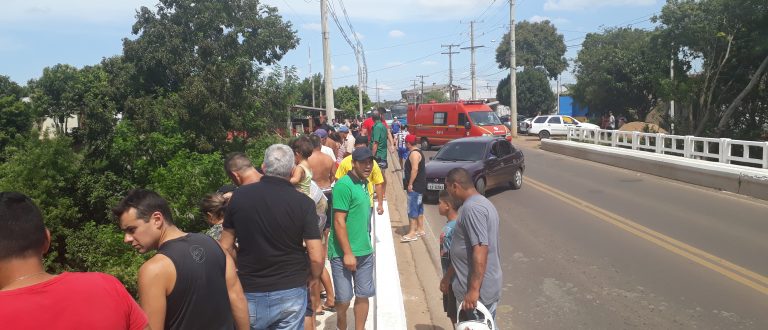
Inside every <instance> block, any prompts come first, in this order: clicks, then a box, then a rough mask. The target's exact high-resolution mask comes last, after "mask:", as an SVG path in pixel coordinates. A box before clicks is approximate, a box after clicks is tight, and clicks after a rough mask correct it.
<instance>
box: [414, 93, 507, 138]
mask: <svg viewBox="0 0 768 330" xmlns="http://www.w3.org/2000/svg"><path fill="white" fill-rule="evenodd" d="M408 130H409V132H410V133H411V134H415V135H416V136H417V137H418V138H419V139H420V141H421V148H422V149H423V150H428V149H429V148H430V147H432V146H441V145H443V144H445V143H447V142H448V141H452V140H455V139H459V138H463V137H467V136H502V137H505V138H506V139H507V140H508V141H509V140H511V139H512V134H511V132H510V131H509V129H508V128H507V126H504V124H503V123H502V122H501V120H499V117H498V116H497V115H496V113H495V112H494V111H493V110H492V109H491V108H490V107H489V106H488V105H487V104H485V102H483V101H459V102H452V103H434V101H432V103H424V104H419V105H415V104H411V105H408Z"/></svg>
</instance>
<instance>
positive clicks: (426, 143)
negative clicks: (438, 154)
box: [421, 138, 430, 150]
mask: <svg viewBox="0 0 768 330" xmlns="http://www.w3.org/2000/svg"><path fill="white" fill-rule="evenodd" d="M429 148H430V145H429V141H427V138H422V139H421V150H429Z"/></svg>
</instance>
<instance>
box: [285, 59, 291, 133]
mask: <svg viewBox="0 0 768 330" xmlns="http://www.w3.org/2000/svg"><path fill="white" fill-rule="evenodd" d="M283 85H284V86H285V87H288V66H283ZM286 126H287V127H288V130H287V131H286V132H288V134H291V105H288V121H287V122H286Z"/></svg>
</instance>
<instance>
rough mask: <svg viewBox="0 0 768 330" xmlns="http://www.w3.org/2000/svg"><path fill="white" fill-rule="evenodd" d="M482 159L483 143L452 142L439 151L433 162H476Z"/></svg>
mask: <svg viewBox="0 0 768 330" xmlns="http://www.w3.org/2000/svg"><path fill="white" fill-rule="evenodd" d="M484 157H485V143H484V142H454V143H448V144H446V145H445V146H443V147H442V148H440V151H438V152H437V155H436V156H435V160H447V161H477V160H481V159H483V158H484Z"/></svg>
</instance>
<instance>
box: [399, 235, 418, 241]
mask: <svg viewBox="0 0 768 330" xmlns="http://www.w3.org/2000/svg"><path fill="white" fill-rule="evenodd" d="M418 239H419V238H418V237H408V236H403V237H400V242H413V241H415V240H418Z"/></svg>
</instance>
